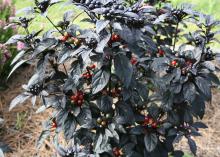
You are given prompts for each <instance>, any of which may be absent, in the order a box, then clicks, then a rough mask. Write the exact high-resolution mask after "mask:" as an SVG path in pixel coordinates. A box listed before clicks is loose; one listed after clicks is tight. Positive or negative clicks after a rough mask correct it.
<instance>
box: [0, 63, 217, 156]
mask: <svg viewBox="0 0 220 157" xmlns="http://www.w3.org/2000/svg"><path fill="white" fill-rule="evenodd" d="M32 73H33V67H30V66H26V67H22V68H20V69H19V70H18V71H17V72H16V73H15V74H14V75H13V76H12V78H11V79H10V80H9V82H8V86H9V87H8V89H7V90H5V91H0V118H3V119H4V120H5V122H4V124H3V126H1V127H0V128H1V129H0V142H4V143H7V144H8V145H9V146H10V147H11V149H12V152H11V153H7V154H6V157H49V156H53V155H55V154H56V153H55V152H54V149H53V146H52V145H51V144H50V141H46V144H45V145H44V146H43V148H41V149H40V150H36V147H35V146H36V141H37V138H38V137H39V135H40V133H41V131H42V122H43V121H44V120H45V119H46V118H47V117H48V116H50V114H51V113H50V111H47V112H45V113H43V114H36V113H35V112H36V110H37V108H38V107H39V104H37V105H36V106H34V107H33V106H32V105H31V103H30V101H27V102H25V103H24V104H23V105H22V106H19V107H16V108H15V109H13V111H11V112H9V110H8V109H9V103H10V101H11V100H12V98H14V97H15V96H17V95H18V94H19V93H21V92H22V88H21V85H22V84H25V83H27V80H28V79H29V78H30V76H31V74H32ZM213 93H214V96H213V100H212V103H210V104H207V108H206V115H205V117H204V119H203V122H205V123H206V124H207V125H208V127H209V128H208V129H203V130H201V134H202V137H196V138H194V139H195V141H196V143H197V146H198V157H220V131H219V128H220V103H219V99H220V92H219V89H215V90H214V91H213ZM178 148H181V149H183V150H184V151H185V152H187V153H188V154H190V151H189V148H188V145H187V141H186V139H183V140H182V141H181V142H180V143H179V144H178V145H177V149H178Z"/></svg>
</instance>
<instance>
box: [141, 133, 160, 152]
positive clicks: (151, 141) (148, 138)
mask: <svg viewBox="0 0 220 157" xmlns="http://www.w3.org/2000/svg"><path fill="white" fill-rule="evenodd" d="M157 142H158V137H157V135H156V134H155V133H152V134H146V135H145V136H144V144H145V148H146V150H147V151H148V152H152V151H153V150H154V149H155V148H156V146H157Z"/></svg>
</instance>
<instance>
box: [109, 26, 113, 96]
mask: <svg viewBox="0 0 220 157" xmlns="http://www.w3.org/2000/svg"><path fill="white" fill-rule="evenodd" d="M112 29H113V28H112V26H111V25H110V33H111V36H112V34H113V31H112ZM109 71H110V78H109V94H111V88H112V83H111V78H112V54H111V55H110V65H109Z"/></svg>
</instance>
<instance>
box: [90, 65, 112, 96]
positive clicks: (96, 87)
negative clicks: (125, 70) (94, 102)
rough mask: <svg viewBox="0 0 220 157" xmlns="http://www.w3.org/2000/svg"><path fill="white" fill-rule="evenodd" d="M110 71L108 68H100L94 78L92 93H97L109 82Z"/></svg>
mask: <svg viewBox="0 0 220 157" xmlns="http://www.w3.org/2000/svg"><path fill="white" fill-rule="evenodd" d="M109 79H110V73H109V71H108V70H107V69H104V68H102V69H100V70H99V71H98V72H97V73H96V74H95V76H94V77H93V78H92V93H93V94H96V93H98V92H100V91H101V90H103V89H104V88H105V87H106V85H107V84H108V82H109Z"/></svg>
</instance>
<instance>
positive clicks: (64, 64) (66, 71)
mask: <svg viewBox="0 0 220 157" xmlns="http://www.w3.org/2000/svg"><path fill="white" fill-rule="evenodd" d="M63 68H64V70H65V73H66V75H68V72H67V70H66V66H65V64H64V63H63Z"/></svg>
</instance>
